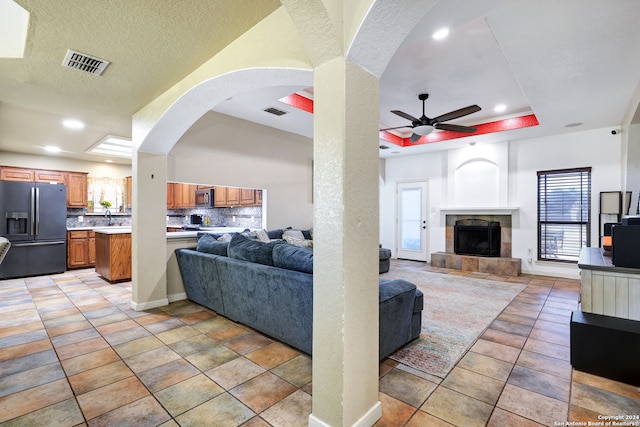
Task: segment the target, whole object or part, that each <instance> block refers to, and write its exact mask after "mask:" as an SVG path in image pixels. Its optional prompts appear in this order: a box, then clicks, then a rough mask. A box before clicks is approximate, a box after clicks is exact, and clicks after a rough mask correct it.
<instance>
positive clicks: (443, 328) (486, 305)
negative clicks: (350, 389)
mask: <svg viewBox="0 0 640 427" xmlns="http://www.w3.org/2000/svg"><path fill="white" fill-rule="evenodd" d="M380 277H381V278H385V279H396V278H397V279H404V280H407V281H409V282H411V283H414V284H415V285H416V286H417V287H418V289H420V290H421V291H422V293H423V294H424V309H423V311H422V331H421V333H420V337H419V338H417V339H415V340H414V341H412V342H410V343H409V344H407V345H406V346H404V347H402V348H401V349H399V350H398V351H396V352H395V353H393V354H392V355H391V356H389V357H390V358H391V359H393V360H396V361H398V362H400V363H403V364H405V365H408V366H410V367H413V368H415V369H417V370H419V371H422V372H426V373H428V374H431V375H435V376H437V377H440V378H444V377H446V376H447V374H448V373H449V371H451V369H453V367H454V366H455V364H456V363H457V362H458V360H460V358H461V357H462V356H463V355H464V353H465V352H466V350H467V349H468V348H470V347H471V346H472V345H473V343H475V341H476V340H477V338H478V337H479V336H480V335H481V334H482V333H483V332H484V330H485V329H486V328H487V327H488V326H489V325H490V324H491V322H492V321H493V320H494V319H495V318H496V317H497V316H498V315H499V314H500V313H501V312H502V310H504V309H505V307H506V306H507V305H509V303H510V302H511V301H512V300H513V299H514V298H515V297H516V296H517V295H518V293H520V291H522V290H523V289H524V288H525V285H523V284H521V283H510V282H497V281H493V280H484V279H476V278H472V277H465V276H457V275H453V274H439V273H431V272H427V271H421V270H417V269H411V268H405V267H402V266H393V265H392V267H391V270H390V271H389V272H388V273H386V274H382V275H381V276H380Z"/></svg>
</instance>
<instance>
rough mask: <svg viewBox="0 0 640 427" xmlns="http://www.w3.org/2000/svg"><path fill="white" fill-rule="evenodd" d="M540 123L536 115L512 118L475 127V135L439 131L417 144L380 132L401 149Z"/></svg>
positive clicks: (407, 139)
mask: <svg viewBox="0 0 640 427" xmlns="http://www.w3.org/2000/svg"><path fill="white" fill-rule="evenodd" d="M539 124H540V123H539V122H538V119H537V118H536V116H535V115H534V114H529V115H526V116H520V117H512V118H510V119H504V120H497V121H495V122H489V123H482V124H479V125H473V127H475V128H476V129H477V130H476V131H475V132H473V133H465V132H451V131H437V132H432V133H430V134H428V135H424V136H422V137H421V138H420V139H419V140H418V141H416V142H410V141H409V138H402V137H400V136H397V135H394V134H392V133H390V132H387V131H382V132H380V139H383V140H385V141H387V142H391V143H393V144H396V145H399V146H401V147H410V146H412V145H420V144H430V143H432V142H439V141H447V140H450V139H457V138H464V137H469V136H475V135H484V134H487V133H496V132H503V131H505V130H513V129H522V128H526V127H531V126H538V125H539Z"/></svg>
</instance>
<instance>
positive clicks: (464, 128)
mask: <svg viewBox="0 0 640 427" xmlns="http://www.w3.org/2000/svg"><path fill="white" fill-rule="evenodd" d="M435 128H436V129H440V130H449V131H452V132H467V133H472V132H475V131H477V130H478V129H476V128H472V127H469V126H461V125H454V124H450V123H436V124H435Z"/></svg>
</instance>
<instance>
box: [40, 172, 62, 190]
mask: <svg viewBox="0 0 640 427" xmlns="http://www.w3.org/2000/svg"><path fill="white" fill-rule="evenodd" d="M33 180H34V181H35V182H44V183H50V182H55V183H56V184H66V183H67V177H66V174H65V172H63V171H46V170H40V169H35V170H34V171H33ZM67 191H68V189H67Z"/></svg>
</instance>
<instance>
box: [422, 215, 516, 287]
mask: <svg viewBox="0 0 640 427" xmlns="http://www.w3.org/2000/svg"><path fill="white" fill-rule="evenodd" d="M445 218H446V225H445V252H435V253H432V254H431V265H432V266H434V267H442V268H453V269H457V270H464V271H477V272H480V273H490V274H498V275H506V276H518V275H520V272H521V260H520V259H519V258H511V215H501V214H474V213H468V214H466V213H465V214H447V215H446V217H445ZM461 219H480V220H484V221H498V222H499V223H500V257H480V256H472V255H456V254H455V253H454V251H453V226H454V225H455V223H456V221H458V220H461Z"/></svg>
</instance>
